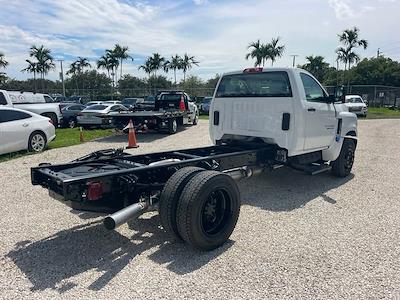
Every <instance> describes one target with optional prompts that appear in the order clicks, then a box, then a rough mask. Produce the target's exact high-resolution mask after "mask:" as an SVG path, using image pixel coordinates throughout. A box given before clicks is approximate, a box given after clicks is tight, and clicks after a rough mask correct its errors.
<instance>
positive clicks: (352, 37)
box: [336, 27, 368, 70]
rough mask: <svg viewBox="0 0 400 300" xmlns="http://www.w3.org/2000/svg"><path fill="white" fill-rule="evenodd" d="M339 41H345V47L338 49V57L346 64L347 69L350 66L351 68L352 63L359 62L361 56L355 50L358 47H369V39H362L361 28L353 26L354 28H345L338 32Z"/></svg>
mask: <svg viewBox="0 0 400 300" xmlns="http://www.w3.org/2000/svg"><path fill="white" fill-rule="evenodd" d="M338 37H339V41H340V42H341V43H343V45H344V46H343V47H339V48H338V49H337V50H336V53H337V55H338V59H339V60H340V61H341V62H343V63H344V64H345V70H346V67H347V66H348V69H349V70H350V67H351V64H353V63H358V62H359V61H360V56H359V55H358V54H357V53H356V52H354V50H355V49H356V48H358V47H362V48H363V49H364V50H365V49H367V47H368V41H367V40H364V39H360V29H358V28H357V27H353V28H352V29H345V30H343V32H342V33H340V34H338Z"/></svg>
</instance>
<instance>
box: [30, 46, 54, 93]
mask: <svg viewBox="0 0 400 300" xmlns="http://www.w3.org/2000/svg"><path fill="white" fill-rule="evenodd" d="M29 56H30V57H32V58H34V59H36V64H37V73H39V74H40V79H41V82H42V90H44V83H45V82H44V77H45V75H47V74H48V73H49V71H50V70H52V69H54V68H55V67H56V66H55V64H54V59H53V56H52V55H51V50H50V49H48V48H45V47H44V46H43V45H41V46H39V47H38V46H36V45H33V46H32V47H31V48H30V51H29Z"/></svg>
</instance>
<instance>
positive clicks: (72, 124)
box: [68, 118, 76, 128]
mask: <svg viewBox="0 0 400 300" xmlns="http://www.w3.org/2000/svg"><path fill="white" fill-rule="evenodd" d="M68 127H69V128H75V127H76V121H75V119H74V118H71V119H69V120H68Z"/></svg>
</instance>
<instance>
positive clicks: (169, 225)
mask: <svg viewBox="0 0 400 300" xmlns="http://www.w3.org/2000/svg"><path fill="white" fill-rule="evenodd" d="M201 171H204V169H202V168H198V167H184V168H182V169H179V170H178V171H176V172H175V173H174V174H173V175H172V176H171V177H170V178H169V179H168V181H167V182H166V183H165V185H164V188H163V190H162V192H161V196H160V202H159V207H158V213H159V215H160V221H161V225H162V227H163V228H164V230H165V231H166V232H167V234H168V235H169V237H170V238H172V239H180V238H181V237H180V236H179V233H178V228H177V225H176V209H177V206H178V200H179V197H180V196H181V193H182V190H183V188H184V187H185V186H186V184H187V183H188V181H189V180H190V179H191V178H192V177H193V176H195V175H196V174H197V173H199V172H201Z"/></svg>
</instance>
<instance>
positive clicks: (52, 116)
mask: <svg viewBox="0 0 400 300" xmlns="http://www.w3.org/2000/svg"><path fill="white" fill-rule="evenodd" d="M42 116H43V117H47V118H49V119H50V120H51V122H52V123H53V125H54V127H55V128H57V126H58V118H57V115H56V114H53V113H44V114H43V115H42Z"/></svg>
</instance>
